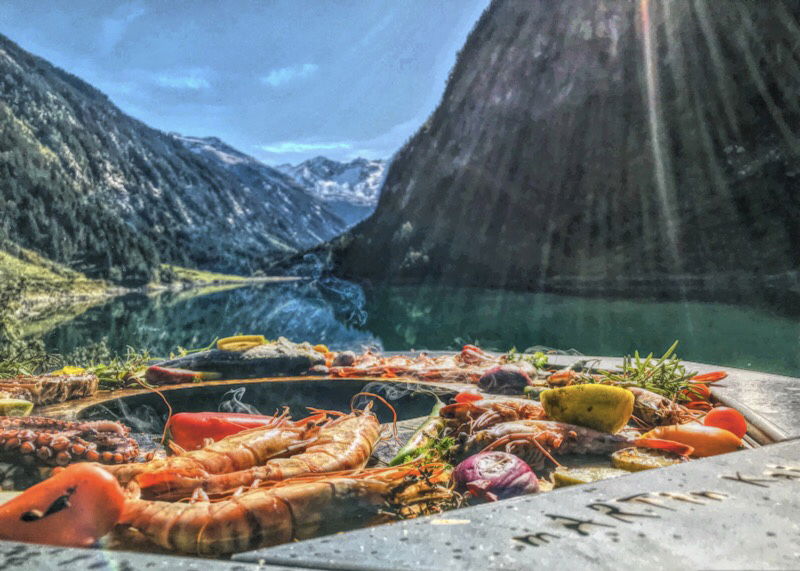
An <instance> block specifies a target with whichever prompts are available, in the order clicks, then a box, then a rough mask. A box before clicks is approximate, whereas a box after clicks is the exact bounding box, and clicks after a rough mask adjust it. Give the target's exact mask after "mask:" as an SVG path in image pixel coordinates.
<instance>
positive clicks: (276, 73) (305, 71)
mask: <svg viewBox="0 0 800 571" xmlns="http://www.w3.org/2000/svg"><path fill="white" fill-rule="evenodd" d="M318 69H319V66H318V65H317V64H314V63H304V64H303V65H296V66H292V67H279V68H276V69H273V70H271V71H270V72H269V73H268V74H267V75H264V76H262V77H261V78H259V80H260V81H261V83H263V84H264V85H271V86H272V87H278V86H280V85H283V84H284V83H288V82H290V81H294V80H296V79H306V78H308V77H311V76H312V75H314V74H315V73H316V72H317V70H318Z"/></svg>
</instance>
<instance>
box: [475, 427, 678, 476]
mask: <svg viewBox="0 0 800 571" xmlns="http://www.w3.org/2000/svg"><path fill="white" fill-rule="evenodd" d="M462 438H463V439H464V441H465V442H464V449H465V451H467V453H470V454H471V453H475V452H480V451H481V450H493V449H497V448H500V447H502V448H503V450H505V451H506V452H510V453H512V454H515V455H517V456H519V457H520V458H522V459H523V460H525V461H526V462H527V463H528V464H529V465H530V466H531V467H532V468H534V469H537V468H540V469H541V468H543V467H544V466H545V463H546V461H547V460H549V461H551V462H553V463H555V464H558V462H557V461H556V460H555V459H554V458H553V456H552V454H556V455H563V454H611V453H613V452H616V451H617V450H621V449H623V448H628V447H631V446H643V447H651V448H661V449H666V450H670V451H672V452H675V453H678V454H681V455H687V454H690V453H691V452H692V449H691V447H689V446H685V445H682V444H679V443H677V442H669V441H664V440H658V439H655V438H652V439H642V438H640V437H639V434H638V433H625V432H623V433H619V434H608V433H605V432H598V431H596V430H592V429H590V428H584V427H582V426H576V425H574V424H567V423H564V422H556V421H551V420H520V421H514V422H503V423H500V424H496V425H494V426H491V427H489V428H487V429H485V430H481V431H478V432H475V433H474V434H472V435H469V436H466V435H465V436H464V437H462Z"/></svg>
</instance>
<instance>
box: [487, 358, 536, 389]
mask: <svg viewBox="0 0 800 571" xmlns="http://www.w3.org/2000/svg"><path fill="white" fill-rule="evenodd" d="M532 384H533V381H532V380H531V378H530V377H529V376H528V373H526V372H525V371H523V370H522V369H520V368H519V367H517V366H516V365H498V366H497V367H492V368H491V369H489V370H487V371H485V372H484V373H483V375H482V376H481V378H480V379H479V380H478V388H479V389H481V390H484V391H486V392H487V393H493V394H496V395H521V394H522V392H523V391H524V390H525V387H527V386H530V385H532Z"/></svg>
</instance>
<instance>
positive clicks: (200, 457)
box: [106, 413, 327, 485]
mask: <svg viewBox="0 0 800 571" xmlns="http://www.w3.org/2000/svg"><path fill="white" fill-rule="evenodd" d="M326 417H327V415H326V414H325V413H320V414H315V415H312V416H310V417H308V418H305V419H302V420H299V421H297V422H292V421H291V420H289V419H288V418H287V417H286V415H285V414H284V415H281V416H277V417H275V420H274V422H273V423H270V424H268V425H264V426H259V427H257V428H251V429H249V430H244V431H242V432H239V433H237V434H233V435H231V436H228V437H226V438H223V439H221V440H218V441H217V442H213V443H211V444H209V445H208V446H206V447H204V448H201V449H199V450H192V451H190V452H185V453H183V454H179V455H177V456H171V457H168V458H163V459H159V460H151V461H150V462H142V463H133V464H123V465H121V466H108V467H106V470H108V471H109V472H111V474H112V475H113V476H114V477H116V478H117V480H118V481H119V482H120V484H123V485H126V484H128V483H129V482H131V481H132V480H134V479H136V478H138V477H140V476H142V475H145V474H147V475H154V474H157V473H165V474H169V473H172V472H177V473H180V474H183V475H188V476H191V475H194V476H198V477H206V476H208V475H209V474H224V473H227V472H235V471H238V470H246V469H247V468H252V467H253V466H259V465H262V464H264V463H265V462H266V461H267V460H270V459H272V458H275V457H277V456H281V455H287V454H289V453H291V452H292V451H298V450H302V449H303V448H305V446H307V445H308V443H309V442H310V439H311V438H313V437H314V436H316V433H317V431H318V430H319V424H320V423H321V422H322V421H323V420H325V418H326Z"/></svg>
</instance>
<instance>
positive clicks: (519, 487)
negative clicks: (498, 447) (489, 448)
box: [454, 452, 539, 501]
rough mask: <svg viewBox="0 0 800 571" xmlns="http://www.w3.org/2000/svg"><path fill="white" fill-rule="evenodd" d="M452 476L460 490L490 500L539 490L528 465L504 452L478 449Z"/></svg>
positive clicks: (534, 475)
mask: <svg viewBox="0 0 800 571" xmlns="http://www.w3.org/2000/svg"><path fill="white" fill-rule="evenodd" d="M454 477H455V480H456V483H457V484H458V485H459V486H460V487H461V488H462V489H466V490H467V491H469V492H470V493H472V495H474V496H476V497H480V498H485V499H487V500H489V501H496V500H504V499H506V498H511V497H514V496H521V495H524V494H534V493H536V492H538V491H539V480H538V479H537V478H536V474H534V473H533V470H531V468H530V466H528V465H527V464H526V463H525V462H523V461H522V460H521V459H520V458H518V457H516V456H514V455H513V454H508V453H507V452H481V453H480V454H475V455H474V456H470V457H469V458H467V459H466V460H464V461H463V462H461V463H460V464H459V465H458V466H456V471H455V474H454Z"/></svg>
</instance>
